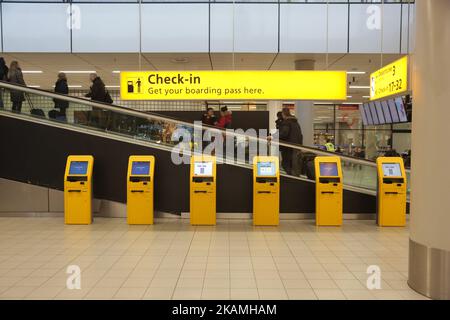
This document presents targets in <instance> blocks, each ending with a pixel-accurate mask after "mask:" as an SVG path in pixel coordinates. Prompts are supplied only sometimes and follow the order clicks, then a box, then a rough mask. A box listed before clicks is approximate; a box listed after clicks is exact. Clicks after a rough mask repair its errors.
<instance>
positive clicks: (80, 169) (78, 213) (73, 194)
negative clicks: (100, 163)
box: [64, 156, 94, 224]
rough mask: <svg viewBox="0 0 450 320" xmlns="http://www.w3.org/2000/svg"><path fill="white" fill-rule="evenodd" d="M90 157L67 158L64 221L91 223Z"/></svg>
mask: <svg viewBox="0 0 450 320" xmlns="http://www.w3.org/2000/svg"><path fill="white" fill-rule="evenodd" d="M93 167H94V158H93V157H92V156H69V157H68V158H67V163H66V171H65V174H64V221H65V223H66V224H91V223H92V194H93V193H92V171H93Z"/></svg>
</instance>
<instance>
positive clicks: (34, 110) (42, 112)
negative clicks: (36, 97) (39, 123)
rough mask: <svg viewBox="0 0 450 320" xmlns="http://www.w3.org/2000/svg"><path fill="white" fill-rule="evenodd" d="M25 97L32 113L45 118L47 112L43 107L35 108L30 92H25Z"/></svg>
mask: <svg viewBox="0 0 450 320" xmlns="http://www.w3.org/2000/svg"><path fill="white" fill-rule="evenodd" d="M25 98H26V99H27V102H28V105H29V106H30V114H31V115H32V116H35V117H40V118H45V113H44V111H43V110H42V109H38V108H35V107H34V106H33V102H31V99H30V97H29V96H28V94H26V93H25Z"/></svg>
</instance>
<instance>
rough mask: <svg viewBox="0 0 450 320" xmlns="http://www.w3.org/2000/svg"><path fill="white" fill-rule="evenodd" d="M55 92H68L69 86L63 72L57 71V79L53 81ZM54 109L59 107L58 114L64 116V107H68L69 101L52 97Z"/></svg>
mask: <svg viewBox="0 0 450 320" xmlns="http://www.w3.org/2000/svg"><path fill="white" fill-rule="evenodd" d="M55 93H59V94H65V95H67V94H69V86H68V85H67V77H66V74H65V73H64V72H60V73H58V80H56V83H55ZM53 102H54V103H55V109H59V113H58V116H59V117H63V118H66V109H67V108H68V107H69V101H66V100H59V99H53Z"/></svg>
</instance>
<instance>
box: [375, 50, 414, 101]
mask: <svg viewBox="0 0 450 320" xmlns="http://www.w3.org/2000/svg"><path fill="white" fill-rule="evenodd" d="M407 90H408V57H407V56H405V57H403V58H401V59H400V60H397V61H395V62H393V63H391V64H388V65H387V66H385V67H383V68H381V69H379V70H377V71H375V72H374V73H372V74H371V75H370V100H376V99H380V98H384V97H387V96H392V95H395V94H399V93H402V92H404V91H407Z"/></svg>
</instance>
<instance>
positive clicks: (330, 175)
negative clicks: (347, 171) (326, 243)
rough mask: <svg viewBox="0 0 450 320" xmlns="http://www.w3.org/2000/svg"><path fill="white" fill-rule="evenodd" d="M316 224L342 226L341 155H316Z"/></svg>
mask: <svg viewBox="0 0 450 320" xmlns="http://www.w3.org/2000/svg"><path fill="white" fill-rule="evenodd" d="M314 167H315V173H316V225H317V226H341V225H342V208H343V200H342V199H343V187H342V167H341V159H340V158H339V157H316V158H315V159H314Z"/></svg>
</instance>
